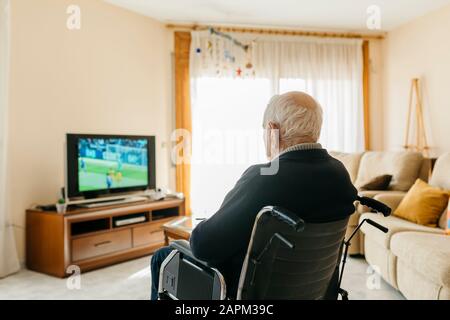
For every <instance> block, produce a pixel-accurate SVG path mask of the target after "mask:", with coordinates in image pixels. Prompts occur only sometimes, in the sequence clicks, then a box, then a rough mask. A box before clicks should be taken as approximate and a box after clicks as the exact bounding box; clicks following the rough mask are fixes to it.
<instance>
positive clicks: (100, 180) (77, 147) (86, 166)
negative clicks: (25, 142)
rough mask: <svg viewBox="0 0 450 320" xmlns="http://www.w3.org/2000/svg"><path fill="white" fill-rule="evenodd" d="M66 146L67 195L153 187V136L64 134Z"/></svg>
mask: <svg viewBox="0 0 450 320" xmlns="http://www.w3.org/2000/svg"><path fill="white" fill-rule="evenodd" d="M67 148H68V157H67V158H68V187H69V196H71V197H73V196H79V195H96V194H104V193H113V192H119V191H127V190H138V189H146V188H152V187H153V188H154V137H133V136H99V135H90V136H89V135H68V139H67ZM152 158H153V159H152Z"/></svg>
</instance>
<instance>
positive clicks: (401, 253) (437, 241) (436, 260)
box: [391, 232, 450, 287]
mask: <svg viewBox="0 0 450 320" xmlns="http://www.w3.org/2000/svg"><path fill="white" fill-rule="evenodd" d="M391 251H392V253H393V254H394V255H395V256H397V258H398V259H401V260H402V261H403V262H405V263H407V264H409V265H410V266H411V267H412V268H413V269H415V270H416V271H417V272H419V273H421V274H422V275H423V276H425V277H426V278H428V279H430V280H431V281H433V282H434V283H436V284H439V285H442V286H447V287H449V286H450V237H447V236H445V235H439V234H430V233H424V232H400V233H396V234H395V235H393V236H392V240H391Z"/></svg>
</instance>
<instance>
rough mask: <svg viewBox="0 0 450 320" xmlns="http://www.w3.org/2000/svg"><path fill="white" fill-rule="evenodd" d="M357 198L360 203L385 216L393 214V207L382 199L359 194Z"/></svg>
mask: <svg viewBox="0 0 450 320" xmlns="http://www.w3.org/2000/svg"><path fill="white" fill-rule="evenodd" d="M356 200H357V201H359V203H360V204H362V205H364V206H367V207H369V208H371V209H373V210H375V211H377V212H380V213H382V214H383V216H385V217H388V216H390V215H391V208H389V207H388V206H387V205H385V204H384V203H382V202H380V201H377V200H375V199H372V198H368V197H359V196H358V197H356Z"/></svg>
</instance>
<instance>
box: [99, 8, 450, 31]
mask: <svg viewBox="0 0 450 320" xmlns="http://www.w3.org/2000/svg"><path fill="white" fill-rule="evenodd" d="M105 1H106V2H109V3H112V4H115V5H118V6H120V7H123V8H126V9H130V10H132V11H135V12H138V13H141V14H144V15H147V16H149V17H152V18H154V19H157V20H159V21H162V22H172V23H198V24H233V25H243V26H245V25H251V26H272V27H290V28H304V29H306V28H309V29H327V30H328V29H334V30H346V31H368V29H367V27H366V20H367V17H368V14H367V13H366V10H367V8H368V7H369V6H371V5H374V4H375V5H378V6H379V7H380V9H381V30H382V31H389V30H391V29H393V28H395V27H397V26H399V25H401V24H403V23H405V22H408V21H410V20H412V19H414V18H416V17H420V16H422V15H424V14H426V13H428V12H431V11H433V10H436V9H438V8H440V7H443V6H445V5H449V4H450V0H105Z"/></svg>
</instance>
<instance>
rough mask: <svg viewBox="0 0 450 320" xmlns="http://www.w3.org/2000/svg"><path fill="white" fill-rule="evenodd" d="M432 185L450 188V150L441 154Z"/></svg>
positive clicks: (434, 170)
mask: <svg viewBox="0 0 450 320" xmlns="http://www.w3.org/2000/svg"><path fill="white" fill-rule="evenodd" d="M430 185H432V186H435V187H439V188H442V189H446V190H450V152H448V153H445V154H443V155H442V156H440V157H439V158H438V159H437V161H436V164H435V165H434V168H433V174H432V175H431V179H430Z"/></svg>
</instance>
